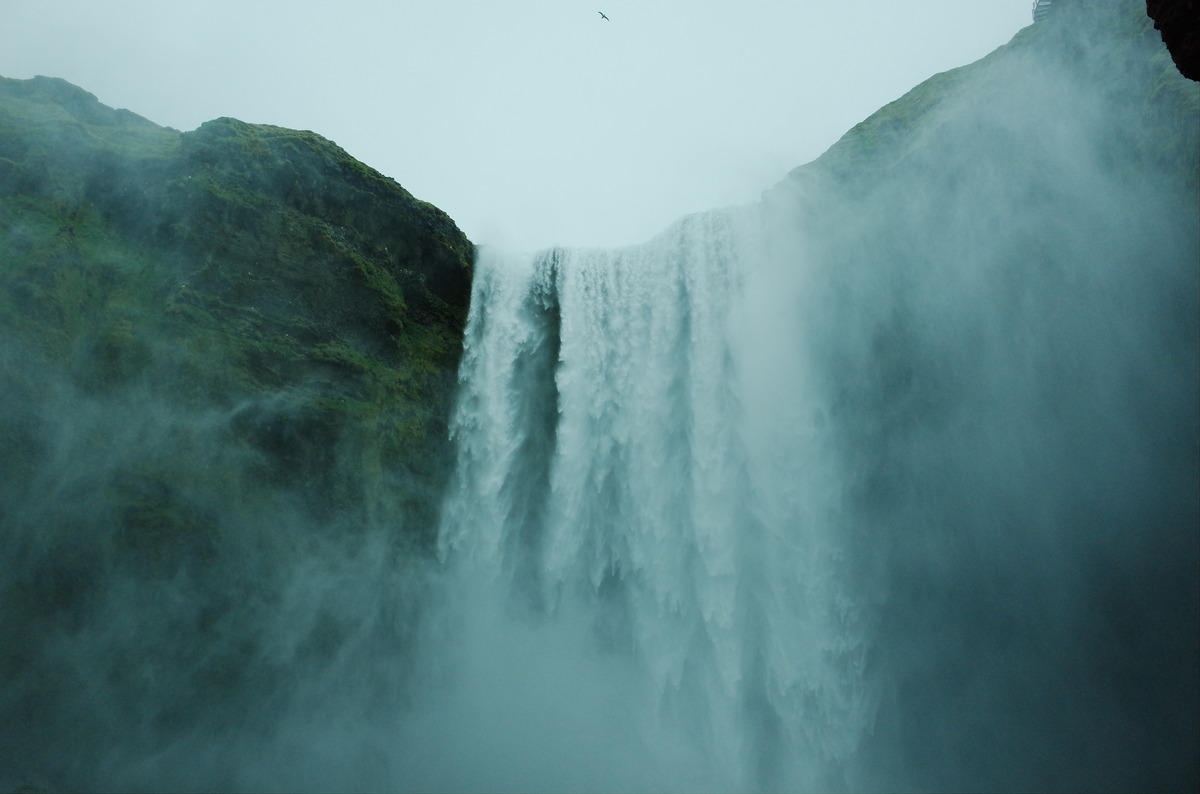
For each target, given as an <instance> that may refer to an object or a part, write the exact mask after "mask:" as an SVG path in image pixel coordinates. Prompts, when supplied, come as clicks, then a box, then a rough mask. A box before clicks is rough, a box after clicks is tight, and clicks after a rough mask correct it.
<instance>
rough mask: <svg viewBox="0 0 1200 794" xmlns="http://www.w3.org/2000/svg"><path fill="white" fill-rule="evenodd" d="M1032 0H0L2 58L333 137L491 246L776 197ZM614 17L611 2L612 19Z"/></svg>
mask: <svg viewBox="0 0 1200 794" xmlns="http://www.w3.org/2000/svg"><path fill="white" fill-rule="evenodd" d="M1029 7H1030V3H1029V0H909V1H905V0H829V1H828V2H815V0H690V1H689V2H684V0H586V1H585V0H508V1H507V2H499V1H498V0H327V1H326V2H319V3H318V2H313V0H290V1H289V2H286V3H285V2H276V0H262V1H256V0H236V1H234V0H205V1H204V2H194V0H192V1H189V2H182V1H181V0H0V75H2V76H4V77H16V78H27V77H32V76H33V75H35V74H44V75H51V76H55V77H62V78H65V79H67V80H69V81H71V82H72V83H75V84H77V85H79V86H82V87H83V88H85V89H87V90H88V91H90V92H91V93H93V94H95V95H96V96H97V97H98V98H99V99H100V101H101V102H103V103H105V104H107V105H111V106H114V107H122V108H128V109H130V110H132V111H134V112H136V113H139V114H141V115H143V116H145V117H147V118H149V119H150V120H152V121H155V122H157V123H159V124H163V125H167V126H171V127H175V128H177V129H180V130H190V129H194V128H195V127H197V126H199V125H200V124H201V123H202V122H204V121H207V120H209V119H212V118H216V117H219V116H234V117H236V118H239V119H242V120H245V121H251V122H262V123H268V124H277V125H281V126H286V127H295V128H299V129H310V130H314V131H316V132H319V133H321V134H322V135H325V136H326V137H328V138H331V139H333V140H334V141H336V142H337V143H338V144H340V145H341V146H342V147H343V148H345V149H346V150H347V151H349V152H350V154H352V155H354V156H355V157H357V158H358V159H360V160H362V161H364V162H366V163H367V164H368V165H371V166H373V167H374V168H376V169H378V170H380V171H382V172H383V173H385V174H387V175H388V176H391V177H393V178H395V179H396V180H397V181H398V182H400V183H401V184H402V185H404V186H405V187H406V188H408V189H409V190H410V191H411V192H412V193H414V194H415V195H416V196H417V197H419V198H422V199H425V200H426V201H430V202H432V203H434V204H436V205H438V206H439V207H441V208H442V209H444V210H446V211H447V212H448V213H449V214H450V215H451V216H452V217H453V218H454V219H455V220H456V221H457V222H458V224H459V226H460V227H462V229H463V230H464V231H465V232H466V233H467V235H468V236H469V237H470V238H471V239H472V240H473V241H475V242H477V243H505V244H508V245H511V246H517V247H524V248H533V247H542V246H547V245H552V244H566V245H617V244H625V243H633V242H639V241H641V240H643V239H645V238H647V237H649V236H651V235H653V234H654V233H655V232H657V231H658V230H660V229H661V228H662V227H663V226H665V225H666V224H667V223H669V222H670V221H671V220H673V219H675V218H676V217H679V216H680V215H683V214H686V213H688V212H693V211H696V210H702V209H708V208H712V207H717V206H723V205H726V204H735V203H742V202H746V201H751V200H754V199H756V198H757V197H758V195H759V193H760V192H761V191H762V190H764V189H766V188H768V187H770V186H771V185H772V184H774V183H775V182H777V181H778V180H779V179H780V178H781V177H782V176H783V175H784V174H785V173H786V172H787V171H788V170H790V169H791V168H793V167H795V166H797V165H801V164H802V163H805V162H808V161H810V160H812V159H813V158H815V157H817V156H818V155H820V154H821V152H823V151H824V150H825V149H827V148H828V147H829V146H830V145H831V144H833V142H834V141H836V140H837V138H838V137H840V136H841V134H842V133H844V132H845V131H846V130H847V129H849V128H850V127H852V126H853V125H854V124H856V123H857V122H859V121H861V120H862V119H863V118H865V117H866V116H868V115H869V114H870V113H872V112H873V111H875V110H876V109H878V108H879V107H881V106H882V105H884V104H886V103H887V102H890V101H891V100H893V99H896V98H897V97H899V96H900V95H901V94H903V93H904V92H905V91H907V90H908V89H909V88H911V87H913V86H914V85H916V84H917V83H919V82H920V81H922V80H924V79H925V78H927V77H929V76H931V75H933V74H935V73H937V72H940V71H944V70H946V69H950V68H953V67H955V66H961V65H963V64H966V63H969V62H971V61H974V60H976V59H978V58H980V57H982V56H984V55H986V54H987V53H988V52H990V51H991V50H993V49H995V48H996V47H997V46H999V45H1001V44H1003V43H1004V42H1006V41H1008V40H1009V39H1010V38H1012V36H1013V34H1014V33H1016V32H1017V30H1019V29H1020V28H1021V27H1023V26H1025V25H1027V24H1029V22H1030V11H1029ZM598 10H600V11H603V12H604V13H605V14H607V15H608V17H609V20H610V21H604V20H603V19H601V17H600V15H599V14H598V13H597V12H598Z"/></svg>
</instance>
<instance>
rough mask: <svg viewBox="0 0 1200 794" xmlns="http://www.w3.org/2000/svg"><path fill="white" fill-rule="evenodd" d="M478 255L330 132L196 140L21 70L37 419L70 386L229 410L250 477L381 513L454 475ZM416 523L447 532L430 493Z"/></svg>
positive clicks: (23, 228)
mask: <svg viewBox="0 0 1200 794" xmlns="http://www.w3.org/2000/svg"><path fill="white" fill-rule="evenodd" d="M471 258H472V246H471V244H470V243H469V242H468V241H467V240H466V239H465V237H464V236H463V235H462V233H461V232H459V230H458V229H457V227H455V225H454V223H453V222H452V221H451V220H450V219H449V218H448V217H447V216H446V215H445V214H444V213H442V212H441V211H439V210H438V209H436V208H435V207H433V206H431V205H429V204H426V203H424V202H421V201H418V200H416V199H414V198H413V197H412V196H411V195H410V194H409V193H408V192H407V191H405V190H404V189H403V188H401V187H400V186H399V185H398V184H396V183H395V182H394V181H392V180H390V179H388V178H386V177H384V176H382V175H380V174H379V173H377V172H375V171H373V170H371V169H370V168H368V167H366V166H364V165H363V164H361V163H359V162H358V161H356V160H354V159H353V158H352V157H350V156H349V155H347V154H346V153H345V152H344V151H343V150H341V149H340V148H338V147H337V146H336V145H334V144H333V143H332V142H330V141H328V140H326V139H324V138H322V137H320V136H319V135H315V134H313V133H310V132H298V131H295V130H287V129H282V128H278V127H271V126H267V125H252V124H246V123H243V122H240V121H237V120H235V119H228V118H223V119H218V120H216V121H211V122H208V123H206V124H204V125H202V126H201V127H200V128H199V129H197V130H195V131H194V132H189V133H179V132H176V131H175V130H171V129H166V128H162V127H159V126H156V125H154V124H152V123H151V122H149V121H146V120H145V119H142V118H140V117H138V116H136V115H134V114H132V113H130V112H128V111H117V110H112V109H110V108H108V107H105V106H104V105H102V104H100V103H99V102H98V101H97V100H96V99H95V98H94V97H92V96H91V95H90V94H87V93H86V92H84V91H82V90H81V89H79V88H76V87H74V86H71V85H69V84H67V83H65V82H63V81H61V80H56V79H50V78H40V77H39V78H34V79H33V80H26V81H18V80H3V81H2V82H0V261H3V268H2V269H0V326H2V327H3V328H4V332H5V351H6V354H7V355H8V356H10V357H11V356H20V357H22V360H23V361H25V362H27V364H26V366H24V367H23V368H19V370H18V371H14V369H13V368H12V367H11V366H10V367H9V368H8V369H7V371H6V377H7V378H9V379H11V380H12V381H15V382H9V383H8V384H7V385H8V388H9V389H10V390H12V389H14V388H20V389H23V390H25V391H26V392H28V394H29V397H30V399H29V400H27V401H24V402H23V403H22V404H23V405H24V406H25V408H23V409H22V410H35V408H34V406H41V407H45V406H46V405H47V404H48V402H49V401H50V400H51V397H52V395H51V394H50V393H49V390H50V389H51V388H54V389H57V390H58V391H59V392H60V393H61V392H62V391H63V390H67V391H73V392H77V393H78V394H80V395H87V396H88V397H89V398H92V399H95V400H98V401H104V400H117V401H120V395H125V396H128V395H133V394H137V395H138V396H137V398H136V401H137V403H141V402H144V401H145V400H151V401H153V400H165V401H167V403H168V404H169V405H171V406H187V407H188V408H189V409H191V410H194V411H199V410H223V411H226V412H227V413H228V417H229V422H228V426H227V428H226V432H228V433H229V434H230V435H231V437H232V438H234V439H236V443H237V445H238V446H239V448H241V449H242V450H243V451H244V452H245V453H246V454H247V455H248V456H249V457H251V458H254V459H255V460H256V464H255V467H254V469H255V472H256V473H255V474H254V475H253V476H250V474H249V473H247V474H246V478H249V479H248V480H247V479H246V478H239V479H242V480H243V482H244V483H245V484H247V485H249V484H251V483H253V484H254V485H255V486H256V488H255V489H254V490H257V489H258V488H263V489H268V490H269V489H270V488H271V487H272V486H273V485H276V484H283V485H285V486H286V487H287V488H289V489H294V488H296V487H297V486H301V487H303V488H304V490H305V498H306V500H308V501H309V502H310V507H311V508H312V509H313V510H318V511H327V510H335V509H336V510H337V511H339V512H341V511H347V510H348V511H351V512H359V511H367V512H369V510H370V508H373V507H379V506H381V505H382V504H383V503H385V502H387V501H389V499H392V498H394V497H393V496H389V495H388V494H387V493H385V491H391V490H392V489H391V488H390V487H389V488H387V489H381V488H380V486H381V485H382V484H383V482H384V479H385V478H386V477H388V476H390V477H393V478H395V477H397V476H401V473H402V474H403V476H401V479H403V478H404V477H409V478H412V479H413V480H414V482H415V483H416V484H417V486H418V487H417V488H416V489H415V490H416V491H425V490H427V489H433V488H436V486H437V483H438V480H439V477H440V476H441V473H442V468H441V467H442V465H443V464H444V459H445V453H446V450H445V437H446V417H447V398H448V395H449V388H450V383H451V380H452V375H453V373H454V371H455V367H456V365H457V360H458V355H459V350H460V346H461V343H460V339H461V332H462V328H463V324H464V320H465V315H466V309H467V301H468V297H469V290H470V273H471ZM5 402H6V405H8V410H10V411H11V410H14V408H13V407H12V405H11V404H10V403H11V401H5ZM62 419H63V417H59V416H53V415H44V414H43V415H40V416H38V417H37V420H38V421H40V422H47V423H50V424H57V423H58V422H59V421H61V420H62ZM36 425H37V422H34V426H36ZM6 427H9V428H12V427H22V428H25V431H24V432H26V433H27V434H28V433H30V432H33V431H31V430H30V429H29V428H30V425H29V424H28V422H26V421H23V420H22V421H20V422H17V423H16V424H15V425H14V424H13V420H10V421H9V423H7V424H6ZM12 432H15V431H14V430H12V429H10V430H9V431H8V433H10V434H11V433H12ZM34 435H36V433H34ZM343 449H353V450H355V452H354V457H355V460H354V461H353V462H350V461H348V460H346V459H344V458H338V456H339V454H340V451H341V450H343ZM42 453H43V454H44V450H43V451H42ZM38 456H39V450H38V449H36V445H32V446H31V445H26V449H25V454H24V455H22V456H21V457H20V460H21V461H22V463H21V464H20V465H21V467H22V468H24V469H26V470H27V471H29V472H34V471H36V470H37V469H38V468H39V462H38ZM335 459H336V460H335ZM143 474H144V475H145V476H147V477H159V476H161V470H158V469H156V467H155V466H149V467H148V468H147V470H146V471H145V472H143ZM181 476H182V477H183V479H184V480H187V481H188V482H187V483H184V482H175V483H173V485H175V486H178V487H183V486H184V485H188V486H189V487H192V486H196V485H197V483H195V478H196V477H197V475H196V474H195V473H194V472H193V473H190V474H187V475H186V476H184V475H181ZM10 487H11V485H10ZM205 490H207V488H206V489H205ZM416 501H418V502H419V501H421V500H420V499H417V500H416ZM414 506H415V504H414ZM395 518H396V516H394V515H391V514H389V519H395ZM401 518H402V522H403V523H404V524H405V531H406V532H407V533H408V534H409V535H410V536H413V537H416V538H419V539H422V541H426V540H428V537H429V536H430V533H431V532H432V526H431V518H430V513H429V510H428V505H422V506H421V507H420V509H419V510H417V511H416V513H413V512H411V511H409V512H408V513H405V514H401Z"/></svg>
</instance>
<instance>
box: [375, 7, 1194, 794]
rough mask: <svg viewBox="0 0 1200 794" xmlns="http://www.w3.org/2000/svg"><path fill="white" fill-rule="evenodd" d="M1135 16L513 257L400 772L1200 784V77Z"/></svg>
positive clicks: (891, 786)
mask: <svg viewBox="0 0 1200 794" xmlns="http://www.w3.org/2000/svg"><path fill="white" fill-rule="evenodd" d="M1134 12H1138V9H1136V8H1133V7H1132V6H1130V7H1129V8H1123V9H1121V10H1120V14H1121V15H1122V16H1121V19H1122V20H1125V21H1124V22H1122V23H1121V24H1126V23H1128V24H1129V25H1130V26H1131V27H1136V30H1137V31H1142V33H1137V34H1136V36H1133V38H1132V39H1131V41H1130V42H1117V41H1115V40H1114V42H1113V43H1112V47H1113V48H1114V51H1115V52H1121V53H1124V54H1125V55H1123V56H1122V57H1126V56H1127V57H1128V58H1129V63H1130V64H1135V63H1136V64H1141V65H1140V66H1137V68H1133V67H1132V66H1131V67H1130V68H1128V69H1125V68H1122V69H1113V68H1110V63H1109V61H1107V60H1103V59H1101V58H1099V56H1098V55H1094V53H1098V52H1103V50H1100V49H1097V50H1089V49H1087V48H1082V49H1080V51H1079V52H1080V53H1084V55H1080V54H1079V53H1074V51H1070V52H1071V53H1073V54H1071V55H1070V57H1067V56H1066V55H1063V54H1062V53H1063V52H1065V51H1067V50H1063V45H1062V44H1061V41H1062V40H1060V39H1058V38H1050V37H1042V31H1045V30H1049V28H1040V27H1039V28H1035V29H1031V32H1030V33H1029V34H1028V36H1026V38H1025V41H1026V43H1025V44H1020V42H1018V44H1020V46H1017V45H1014V46H1013V47H1012V48H1011V49H1009V50H1007V51H1004V52H1001V53H1000V54H998V55H997V56H996V57H995V58H991V59H989V60H988V61H986V62H981V64H980V65H978V67H973V72H972V73H971V74H970V75H963V74H960V75H950V76H946V75H941V76H939V77H938V78H935V79H934V80H933V81H931V85H932V84H935V83H936V85H939V86H942V87H941V88H937V89H936V90H934V89H931V88H930V86H929V85H926V86H924V87H923V88H919V89H918V90H917V91H916V92H914V95H913V97H910V98H908V100H906V101H911V102H912V103H914V105H911V106H910V105H906V103H905V102H900V103H897V106H896V108H892V107H891V106H889V108H890V109H889V108H885V109H884V110H882V111H881V112H880V114H877V117H873V118H872V119H869V120H868V121H867V122H864V124H863V125H860V127H858V128H856V130H855V131H854V132H852V134H851V135H849V136H847V139H845V140H844V141H843V142H842V143H840V144H838V146H836V147H834V149H832V150H831V151H830V153H829V154H828V156H827V157H825V158H822V160H821V161H818V162H817V163H814V164H812V165H810V166H806V167H804V168H801V169H798V170H797V171H796V172H794V173H793V174H791V175H789V178H788V179H786V180H785V181H784V182H783V183H781V185H780V186H779V187H778V188H777V189H774V190H772V191H768V193H767V194H764V199H763V200H762V201H761V202H758V203H756V204H754V205H750V206H745V207H738V208H732V209H726V210H721V211H714V212H710V213H704V214H699V215H694V216H690V217H688V218H684V219H682V220H681V221H679V222H678V223H676V224H675V225H673V226H672V227H670V228H669V229H668V230H666V231H665V232H664V233H662V234H661V235H659V236H658V237H656V238H654V239H652V240H650V241H649V242H647V243H645V244H643V245H640V246H635V247H630V248H624V249H619V250H613V251H596V250H550V251H546V252H542V253H540V254H538V255H535V256H525V257H522V256H513V255H508V254H505V253H503V252H497V251H493V250H489V249H485V250H484V251H483V252H482V253H481V255H480V257H479V260H478V262H477V268H476V273H475V280H474V294H473V298H472V308H471V312H472V313H471V317H470V320H469V326H468V329H467V336H466V340H465V358H464V361H463V366H462V370H461V382H460V395H459V405H458V412H457V416H456V418H455V420H454V430H453V432H454V437H455V441H456V443H457V445H458V468H457V473H456V475H455V478H454V480H453V482H452V484H451V487H450V492H449V495H448V498H447V500H446V502H445V504H444V513H443V523H442V528H441V536H440V554H441V561H442V573H444V574H445V575H444V576H443V577H441V579H440V581H441V584H442V587H441V590H440V591H439V595H438V597H437V599H436V603H435V602H431V606H430V607H429V608H428V610H427V611H426V614H425V617H424V618H423V620H424V621H425V622H424V625H423V628H422V631H423V634H422V638H421V640H420V642H419V643H418V650H419V654H418V655H419V657H420V660H421V661H420V662H419V666H420V669H419V670H418V671H417V672H416V673H415V674H414V677H413V679H412V680H413V681H414V682H415V684H414V685H413V690H414V692H415V694H414V695H413V696H412V703H411V704H409V705H410V707H409V708H408V709H407V710H406V711H405V713H404V734H403V736H402V737H401V738H402V741H400V742H399V746H401V747H403V748H405V749H404V757H403V764H402V766H403V774H402V779H403V780H404V781H405V784H406V785H411V787H413V788H417V789H420V788H426V789H429V788H439V789H488V790H509V789H511V790H538V789H541V790H546V789H554V790H564V789H569V790H642V791H645V790H686V791H694V790H769V789H779V790H900V789H914V790H948V791H959V790H980V789H986V790H1003V789H1013V790H1016V789H1065V790H1078V789H1090V788H1096V789H1101V788H1103V789H1111V788H1126V789H1146V788H1150V789H1153V788H1159V789H1172V788H1176V789H1178V788H1185V789H1186V788H1189V787H1194V786H1190V785H1189V783H1188V781H1192V780H1194V779H1195V770H1196V767H1195V763H1194V759H1195V754H1194V746H1195V741H1194V740H1195V737H1196V735H1197V730H1198V728H1200V718H1198V717H1197V714H1200V709H1198V708H1197V705H1198V704H1200V693H1198V691H1197V683H1196V682H1197V678H1196V669H1197V646H1196V642H1195V627H1196V625H1197V620H1198V619H1200V615H1198V609H1200V606H1198V605H1200V584H1198V579H1197V574H1196V571H1197V570H1198V565H1200V560H1198V558H1200V544H1198V543H1197V534H1196V527H1197V526H1198V525H1200V500H1198V499H1197V482H1200V459H1198V458H1197V454H1196V451H1197V449H1198V448H1200V447H1198V441H1197V439H1198V438H1200V423H1198V420H1197V415H1196V410H1195V407H1196V405H1197V403H1198V401H1200V351H1198V347H1197V339H1198V338H1200V336H1198V329H1200V322H1198V320H1197V315H1198V308H1200V304H1198V303H1197V300H1196V296H1197V294H1198V291H1197V279H1198V274H1200V271H1198V270H1197V268H1196V262H1197V261H1198V259H1200V233H1198V231H1197V230H1198V228H1200V227H1198V226H1197V224H1196V213H1195V206H1196V204H1195V162H1196V157H1195V136H1194V134H1191V133H1192V132H1193V131H1194V123H1193V124H1192V125H1191V126H1190V127H1189V126H1188V125H1187V123H1186V122H1188V120H1189V119H1190V120H1192V121H1194V119H1195V107H1196V97H1197V92H1196V88H1195V86H1194V85H1190V84H1188V85H1184V84H1183V83H1181V82H1180V80H1181V79H1182V78H1179V77H1178V75H1177V74H1175V73H1174V71H1173V67H1172V66H1171V64H1170V62H1169V60H1164V59H1165V56H1162V57H1160V56H1161V53H1158V50H1157V49H1155V48H1157V42H1156V40H1154V39H1152V38H1150V37H1149V36H1148V35H1142V34H1143V33H1144V29H1145V28H1147V22H1146V20H1145V18H1144V17H1143V16H1141V15H1140V12H1138V13H1134ZM1113 13H1114V14H1115V13H1116V12H1115V11H1114V12H1113ZM1114 18H1115V17H1114ZM1054 19H1055V20H1058V21H1055V22H1054V24H1055V25H1060V27H1062V26H1064V25H1066V24H1067V22H1070V21H1071V20H1069V19H1067V18H1066V17H1062V15H1057V14H1056V15H1055V18H1054ZM1064 19H1067V22H1063V21H1062V20H1064ZM1088 19H1090V17H1089V18H1088ZM1106 20H1107V17H1105V16H1104V15H1100V14H1098V15H1097V17H1096V20H1095V21H1092V22H1088V25H1090V26H1092V27H1095V28H1096V30H1092V31H1091V32H1092V33H1095V35H1097V36H1100V35H1101V33H1103V36H1109V35H1110V33H1107V32H1103V31H1100V30H1099V28H1100V26H1101V25H1107V24H1109V21H1106ZM1051 21H1054V20H1051ZM1060 23H1061V24H1060ZM1083 23H1084V18H1083V17H1080V18H1078V19H1076V20H1075V22H1074V24H1078V25H1080V26H1081V27H1080V30H1081V31H1082V32H1081V33H1079V34H1078V35H1084V34H1085V33H1087V32H1088V31H1089V30H1091V28H1090V27H1088V26H1087V25H1084V24H1083ZM1134 23H1136V25H1134ZM1047 24H1050V23H1049V22H1048V23H1047ZM1113 24H1115V23H1113ZM1138 26H1140V27H1138ZM1064 31H1066V28H1065V27H1062V30H1061V31H1060V33H1061V35H1064V36H1065V35H1066V32H1064ZM1135 32H1136V31H1135ZM1056 35H1059V34H1056ZM1122 35H1125V34H1122ZM1130 35H1133V34H1130ZM1039 37H1040V38H1039ZM1152 45H1153V46H1152ZM1039 48H1045V51H1043V50H1042V49H1039ZM1116 48H1119V49H1116ZM1087 53H1093V54H1091V55H1089V54H1087ZM1156 53H1157V54H1156ZM1085 56H1086V57H1085ZM954 80H957V81H959V83H957V84H955V86H956V87H954V88H953V90H950V87H948V86H949V82H947V81H954ZM1184 82H1186V81H1184ZM943 83H945V85H943ZM1155 86H1157V87H1155ZM1164 86H1165V88H1164ZM1152 89H1153V90H1152ZM1160 89H1161V90H1160ZM1168 89H1169V91H1168ZM943 90H944V91H946V92H947V93H946V94H945V95H944V96H943V95H941V94H938V92H939V91H943ZM927 91H932V92H933V93H934V94H938V95H939V96H943V98H942V99H939V100H938V102H936V103H926V102H925V100H926V99H928V98H929V95H928V93H926V92H927ZM1170 92H1175V93H1173V94H1172V93H1170ZM1134 96H1138V97H1146V101H1145V104H1144V105H1139V104H1136V103H1134V104H1131V103H1130V101H1129V97H1134ZM1172 97H1174V98H1172ZM1155 103H1159V104H1155ZM1160 105H1161V106H1160ZM912 106H920V108H921V113H922V114H924V115H923V116H922V118H921V120H920V122H919V123H914V125H913V126H912V128H911V129H909V130H908V131H907V132H906V133H905V134H904V135H903V136H899V137H896V130H902V129H904V121H903V117H904V112H903V111H904V108H906V107H912ZM897 108H899V110H897ZM897 113H898V116H897ZM1155 119H1158V121H1154V120H1155ZM1177 122H1178V123H1177ZM1185 127H1186V129H1187V133H1188V134H1183V133H1180V134H1179V135H1178V136H1175V133H1174V132H1172V131H1173V130H1176V129H1177V128H1178V130H1183V129H1184V128H1185ZM1172 136H1174V137H1172ZM1172 142H1173V143H1172ZM1168 143H1170V145H1178V147H1179V148H1178V153H1179V157H1178V159H1177V160H1175V159H1172V158H1171V157H1167V156H1165V155H1163V154H1162V152H1163V151H1165V150H1164V149H1163V147H1164V146H1167V144H1168ZM1172 157H1173V156H1172ZM1189 164H1190V165H1189ZM1185 165H1186V166H1187V167H1186V168H1184V166H1185ZM1189 169H1190V170H1189ZM1189 758H1190V759H1193V760H1192V761H1191V762H1189V761H1187V759H1189ZM1180 759H1183V760H1182V761H1181V760H1180ZM1189 763H1191V766H1189V765H1188V764H1189Z"/></svg>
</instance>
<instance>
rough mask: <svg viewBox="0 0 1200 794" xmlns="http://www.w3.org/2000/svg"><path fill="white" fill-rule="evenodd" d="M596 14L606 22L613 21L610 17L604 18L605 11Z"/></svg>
mask: <svg viewBox="0 0 1200 794" xmlns="http://www.w3.org/2000/svg"><path fill="white" fill-rule="evenodd" d="M596 13H597V14H599V15H600V18H601V19H603V20H604V21H605V22H611V21H612V20H610V19H609V18H608V17H606V16H604V12H603V11H597V12H596Z"/></svg>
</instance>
